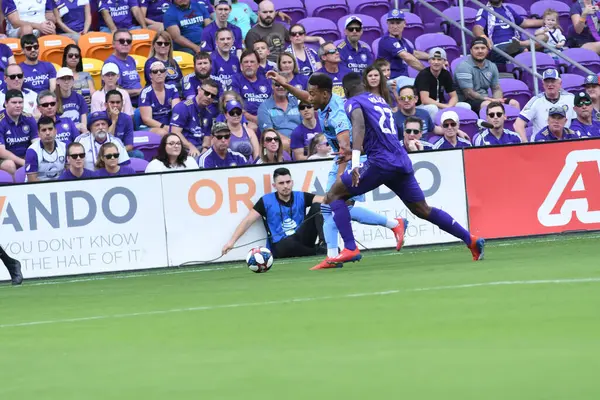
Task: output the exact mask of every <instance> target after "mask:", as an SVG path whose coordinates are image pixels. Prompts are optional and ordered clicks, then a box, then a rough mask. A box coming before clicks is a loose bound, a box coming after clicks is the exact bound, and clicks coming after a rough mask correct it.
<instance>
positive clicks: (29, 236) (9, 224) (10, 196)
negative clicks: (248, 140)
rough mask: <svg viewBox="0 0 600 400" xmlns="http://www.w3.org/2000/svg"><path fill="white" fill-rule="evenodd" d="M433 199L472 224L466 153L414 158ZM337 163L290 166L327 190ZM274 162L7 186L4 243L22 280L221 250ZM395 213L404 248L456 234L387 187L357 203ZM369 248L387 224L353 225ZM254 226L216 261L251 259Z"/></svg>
mask: <svg viewBox="0 0 600 400" xmlns="http://www.w3.org/2000/svg"><path fill="white" fill-rule="evenodd" d="M411 159H412V161H413V163H414V168H415V171H416V177H417V179H418V181H419V183H420V184H421V186H422V188H423V190H424V192H425V195H426V197H427V200H428V201H429V202H430V203H431V204H434V205H436V206H438V207H443V208H444V209H445V210H446V211H448V212H449V213H451V214H452V215H453V216H454V218H455V219H456V220H457V221H458V222H459V223H461V224H464V225H465V226H466V225H467V222H468V221H467V203H466V197H465V181H464V175H465V174H464V169H463V166H464V163H463V153H462V152H461V151H441V152H431V153H421V154H415V155H411ZM331 163H332V162H331V160H328V161H314V162H302V163H291V164H285V165H283V166H284V167H286V168H288V169H290V171H291V173H292V178H293V179H294V190H306V191H311V192H315V193H317V194H324V188H325V185H326V183H327V175H328V173H329V171H330V169H331ZM274 169H275V166H273V165H267V166H252V167H238V168H230V169H218V170H207V171H203V170H198V171H193V172H190V171H187V172H174V173H166V174H161V175H158V174H152V175H137V176H129V177H123V178H108V179H93V180H83V181H77V182H74V181H70V182H68V181H67V182H59V183H57V182H48V183H39V184H27V185H14V186H6V187H3V188H2V195H1V196H0V219H1V220H2V239H1V242H0V243H1V244H2V246H4V248H5V249H7V251H8V252H9V253H10V254H11V255H13V256H14V257H15V258H17V259H19V260H21V261H22V263H23V274H24V276H25V278H39V277H54V276H63V275H77V274H87V273H98V272H114V271H124V270H138V269H147V268H158V267H165V266H177V265H180V264H182V263H184V262H190V261H208V260H211V259H215V258H217V257H219V256H220V255H221V248H222V247H223V245H224V244H225V243H226V242H227V240H229V238H230V236H231V234H232V233H233V231H234V229H235V228H236V226H237V225H238V224H239V222H240V221H241V220H242V219H243V218H244V217H245V216H246V214H247V213H248V210H249V208H250V207H252V204H253V203H254V202H255V201H257V200H258V199H259V198H260V197H261V196H262V195H264V194H265V193H268V192H270V191H272V186H271V181H272V173H273V170H274ZM357 204H359V205H361V206H364V207H368V208H369V209H371V210H374V211H377V212H380V213H384V214H385V215H388V216H390V217H397V216H403V217H406V218H408V219H409V220H410V222H411V224H410V226H409V229H408V231H407V245H421V244H433V243H447V242H452V241H456V239H455V238H454V237H452V236H450V235H448V234H446V233H445V232H442V231H440V230H439V229H438V228H437V227H434V226H433V225H431V224H429V223H428V222H426V221H421V220H418V219H416V217H414V216H413V215H412V214H410V213H409V212H408V210H407V209H406V208H405V207H404V204H403V203H402V202H401V201H400V200H398V199H397V198H396V197H395V196H394V195H393V193H391V192H390V191H389V190H388V189H387V188H385V187H382V188H380V189H378V190H375V191H373V192H372V193H369V194H367V199H366V202H365V203H357ZM354 231H355V235H356V238H357V240H359V241H360V242H361V243H362V244H363V245H365V246H366V247H368V248H384V247H393V246H394V244H395V241H394V238H393V236H392V235H391V232H390V231H389V230H388V229H385V228H381V227H371V226H364V225H359V224H355V225H354ZM265 237H266V233H265V229H264V226H263V225H262V223H261V222H258V223H256V224H255V225H254V226H252V228H251V229H250V230H249V231H248V232H247V233H246V234H245V235H244V236H243V237H242V238H240V240H239V241H238V244H244V243H248V242H253V241H256V240H259V239H260V240H259V241H258V242H256V243H253V244H249V245H247V246H244V247H242V248H239V249H234V250H233V251H231V252H230V253H228V254H227V255H226V256H225V257H223V258H222V259H220V261H232V260H243V259H245V256H246V252H247V251H248V250H249V249H250V248H252V247H255V246H258V245H264V244H265V242H266V240H265V239H264V238H265ZM8 279H9V276H8V273H7V271H6V270H5V269H4V268H0V280H8Z"/></svg>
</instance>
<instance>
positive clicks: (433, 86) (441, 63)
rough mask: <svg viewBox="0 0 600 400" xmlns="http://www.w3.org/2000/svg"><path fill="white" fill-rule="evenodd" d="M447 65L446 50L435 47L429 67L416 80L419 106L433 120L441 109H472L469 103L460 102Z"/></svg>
mask: <svg viewBox="0 0 600 400" xmlns="http://www.w3.org/2000/svg"><path fill="white" fill-rule="evenodd" d="M447 63H448V57H447V56H446V50H444V49H442V48H441V47H434V48H433V49H431V50H429V67H427V68H425V69H423V70H422V71H420V72H419V74H418V75H417V77H416V78H415V88H416V89H417V92H418V94H419V97H418V101H417V106H421V108H423V109H425V110H427V111H428V112H429V114H430V115H431V118H432V119H433V118H435V115H436V114H437V112H438V111H439V110H440V109H444V108H448V107H463V108H467V109H469V110H470V109H471V106H470V105H469V103H465V102H459V101H458V94H457V93H456V86H455V85H454V81H453V79H452V74H451V73H450V72H448V70H447V69H446V68H445V65H446V64H447Z"/></svg>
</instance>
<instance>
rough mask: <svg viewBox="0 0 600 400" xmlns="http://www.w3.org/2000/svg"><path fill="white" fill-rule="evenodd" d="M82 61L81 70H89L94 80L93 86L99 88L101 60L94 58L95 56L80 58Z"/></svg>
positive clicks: (100, 83)
mask: <svg viewBox="0 0 600 400" xmlns="http://www.w3.org/2000/svg"><path fill="white" fill-rule="evenodd" d="M81 61H82V63H83V70H84V71H85V72H89V73H90V75H91V76H92V79H93V80H94V87H95V88H96V89H97V90H100V88H101V87H102V66H103V65H104V62H103V61H100V60H96V59H95V58H84V59H83V60H81Z"/></svg>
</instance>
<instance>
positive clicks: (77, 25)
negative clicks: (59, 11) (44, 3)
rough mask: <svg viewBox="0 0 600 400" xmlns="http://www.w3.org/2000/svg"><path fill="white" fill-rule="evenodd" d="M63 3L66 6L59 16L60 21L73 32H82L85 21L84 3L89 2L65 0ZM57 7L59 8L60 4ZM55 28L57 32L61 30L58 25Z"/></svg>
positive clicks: (49, 0)
mask: <svg viewBox="0 0 600 400" xmlns="http://www.w3.org/2000/svg"><path fill="white" fill-rule="evenodd" d="M48 2H51V0H48ZM61 3H62V2H61ZM63 4H64V7H66V13H65V14H64V15H63V16H62V17H61V19H62V22H63V23H64V24H65V25H67V26H68V27H69V28H70V29H72V30H74V31H75V32H82V31H83V28H84V23H85V5H86V4H89V2H87V1H65V2H64V3H63ZM58 7H59V8H60V5H59V6H58ZM57 28H58V30H59V32H62V31H61V30H60V28H59V27H58V26H57Z"/></svg>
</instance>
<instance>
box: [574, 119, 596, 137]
mask: <svg viewBox="0 0 600 400" xmlns="http://www.w3.org/2000/svg"><path fill="white" fill-rule="evenodd" d="M569 128H570V129H571V130H572V131H574V132H577V133H578V134H579V136H580V137H582V138H594V137H600V121H597V120H592V124H591V125H585V124H584V123H582V122H581V121H579V120H578V119H573V120H571V126H570V127H569Z"/></svg>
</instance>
